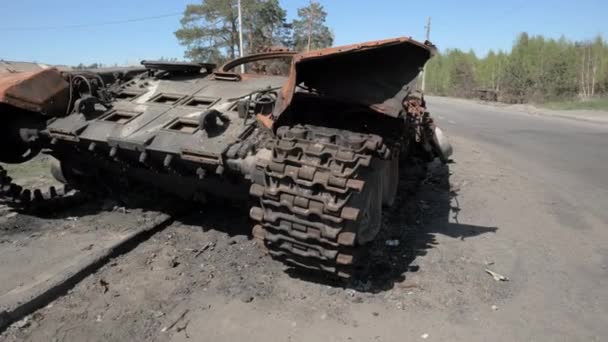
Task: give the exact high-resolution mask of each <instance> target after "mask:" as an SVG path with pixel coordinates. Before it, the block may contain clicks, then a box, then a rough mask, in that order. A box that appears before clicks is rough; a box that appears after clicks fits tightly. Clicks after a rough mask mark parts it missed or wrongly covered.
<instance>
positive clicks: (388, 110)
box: [274, 37, 435, 117]
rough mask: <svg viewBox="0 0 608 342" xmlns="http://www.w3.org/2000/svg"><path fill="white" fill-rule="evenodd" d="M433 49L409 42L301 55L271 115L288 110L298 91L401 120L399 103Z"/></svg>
mask: <svg viewBox="0 0 608 342" xmlns="http://www.w3.org/2000/svg"><path fill="white" fill-rule="evenodd" d="M434 51H435V47H434V46H433V45H431V44H430V43H420V42H417V41H414V40H412V39H411V38H409V37H404V38H396V39H388V40H381V41H373V42H367V43H362V44H355V45H348V46H341V47H334V48H328V49H323V50H315V51H310V52H306V53H300V54H298V55H296V56H295V57H294V58H293V63H292V67H291V74H290V78H289V80H288V82H287V83H286V84H285V86H284V87H283V89H282V91H281V96H280V97H279V102H278V105H277V107H276V109H275V112H274V114H275V116H279V115H280V114H281V113H283V112H284V111H285V110H286V109H287V108H288V107H289V105H290V103H291V101H292V99H293V97H294V94H295V93H296V88H297V86H298V85H303V86H304V87H305V88H308V89H311V90H314V91H316V92H317V93H318V94H319V96H323V97H329V98H334V99H336V100H341V101H344V102H347V103H356V104H361V105H364V106H368V107H370V108H371V109H373V110H375V111H377V112H380V113H383V114H387V115H389V116H392V117H397V116H399V112H400V111H401V109H402V100H403V99H404V98H405V97H406V96H407V94H409V93H410V92H411V91H413V90H414V88H415V82H416V78H417V76H418V74H419V72H420V70H421V68H422V67H423V66H424V64H425V63H426V61H427V60H429V59H430V58H431V56H432V55H433V53H434Z"/></svg>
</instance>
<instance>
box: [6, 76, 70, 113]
mask: <svg viewBox="0 0 608 342" xmlns="http://www.w3.org/2000/svg"><path fill="white" fill-rule="evenodd" d="M67 101H68V82H67V81H66V80H65V79H64V78H63V77H62V76H61V73H60V72H59V71H58V70H56V69H43V70H36V71H28V72H21V73H14V74H3V75H0V103H2V104H7V105H11V106H13V107H16V108H20V109H25V110H29V111H32V112H38V113H45V114H49V113H53V112H55V111H61V110H65V108H66V106H67Z"/></svg>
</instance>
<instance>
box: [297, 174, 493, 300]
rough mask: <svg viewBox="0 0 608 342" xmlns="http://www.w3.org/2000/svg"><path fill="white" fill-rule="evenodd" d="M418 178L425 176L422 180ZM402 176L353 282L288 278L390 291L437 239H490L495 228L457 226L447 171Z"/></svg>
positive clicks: (314, 276) (304, 276) (313, 276)
mask: <svg viewBox="0 0 608 342" xmlns="http://www.w3.org/2000/svg"><path fill="white" fill-rule="evenodd" d="M421 175H424V176H422V177H421ZM415 177H416V176H413V175H411V174H407V172H402V176H401V180H400V185H399V192H398V197H397V200H396V201H395V203H394V204H393V206H391V207H390V208H388V209H385V210H384V215H383V221H384V222H383V225H384V226H383V229H382V230H381V232H380V233H379V234H378V236H377V238H376V239H375V240H374V241H373V242H371V243H369V244H367V245H366V246H365V250H364V256H363V257H362V258H363V261H362V262H361V266H360V269H358V272H357V274H356V276H355V277H354V278H353V279H350V280H348V281H347V282H342V283H340V282H337V281H336V280H334V279H328V278H327V277H325V276H323V275H319V274H316V273H310V272H302V271H298V270H293V269H292V270H289V271H288V273H289V275H290V276H292V277H295V278H299V279H303V280H306V281H311V282H315V283H320V284H324V285H332V286H342V287H345V288H352V289H354V290H357V291H360V292H371V293H378V292H382V291H386V290H390V289H392V288H393V287H394V286H395V284H396V283H400V282H403V281H405V279H406V278H407V276H408V274H411V273H413V272H417V271H418V270H419V266H418V265H416V264H415V260H416V259H417V258H418V257H420V256H424V255H426V254H427V252H428V250H430V249H431V248H434V247H436V246H437V245H438V242H437V239H436V235H437V234H442V235H445V236H449V237H451V238H455V239H461V240H463V239H466V238H468V237H472V236H477V235H481V234H485V233H493V232H496V230H498V228H497V227H485V226H475V225H469V224H462V223H459V222H458V213H459V211H460V208H459V204H458V194H457V193H456V192H455V191H453V190H452V189H451V187H450V170H449V165H444V164H442V163H440V162H434V163H431V164H429V165H428V167H427V168H426V171H425V172H422V173H421V172H418V175H417V177H419V178H418V179H416V178H415Z"/></svg>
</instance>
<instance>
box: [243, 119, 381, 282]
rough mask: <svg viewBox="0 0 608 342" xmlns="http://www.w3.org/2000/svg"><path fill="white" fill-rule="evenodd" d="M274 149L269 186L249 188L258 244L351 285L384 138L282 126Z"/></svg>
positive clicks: (283, 258)
mask: <svg viewBox="0 0 608 342" xmlns="http://www.w3.org/2000/svg"><path fill="white" fill-rule="evenodd" d="M268 147H269V148H270V149H271V150H272V152H273V153H272V160H271V161H270V162H268V163H267V164H266V165H262V166H260V167H261V168H262V172H263V174H264V177H263V178H264V184H255V183H254V184H253V185H252V186H251V188H250V194H251V195H252V196H253V197H255V198H258V199H259V206H253V207H252V208H251V211H250V216H251V218H252V219H253V220H254V221H256V224H255V226H254V228H253V235H254V237H255V238H256V239H257V240H258V241H260V242H262V243H263V245H264V246H265V248H266V249H267V251H268V253H269V254H271V255H272V256H273V257H274V258H275V259H279V260H281V261H283V262H284V263H286V264H288V265H291V266H295V267H296V268H305V269H311V270H317V271H323V272H327V273H329V274H332V275H334V276H338V277H339V278H350V277H351V276H352V275H353V274H354V272H355V270H356V265H357V261H358V259H359V257H360V254H361V253H360V252H361V248H358V247H357V241H358V234H362V230H363V229H365V228H366V227H365V223H364V222H363V221H364V220H363V219H362V217H363V216H364V215H362V214H363V212H364V211H365V209H366V208H363V207H362V206H363V204H364V203H365V202H366V201H365V200H362V198H361V197H362V196H365V191H364V188H365V187H366V186H370V187H372V186H373V185H371V184H372V183H371V182H369V179H370V177H371V176H373V175H374V172H375V171H374V170H373V168H372V166H371V165H372V160H373V159H374V158H381V159H385V158H388V157H389V156H390V151H389V149H388V147H387V146H386V145H385V144H384V143H383V140H382V138H381V137H379V136H377V135H372V134H359V133H353V132H349V131H344V130H338V129H330V128H325V127H316V126H302V125H298V126H295V127H291V128H290V127H280V128H279V129H278V130H277V138H276V139H274V140H273V141H272V142H271V143H270V146H268ZM367 183H370V184H369V185H368V184H367Z"/></svg>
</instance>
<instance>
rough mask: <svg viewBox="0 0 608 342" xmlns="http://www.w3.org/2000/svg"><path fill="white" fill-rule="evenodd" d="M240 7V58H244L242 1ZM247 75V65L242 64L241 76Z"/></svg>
mask: <svg viewBox="0 0 608 342" xmlns="http://www.w3.org/2000/svg"><path fill="white" fill-rule="evenodd" d="M237 5H238V7H239V56H240V57H243V15H242V11H241V0H239V1H238V4H237ZM244 73H245V64H241V74H244Z"/></svg>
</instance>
